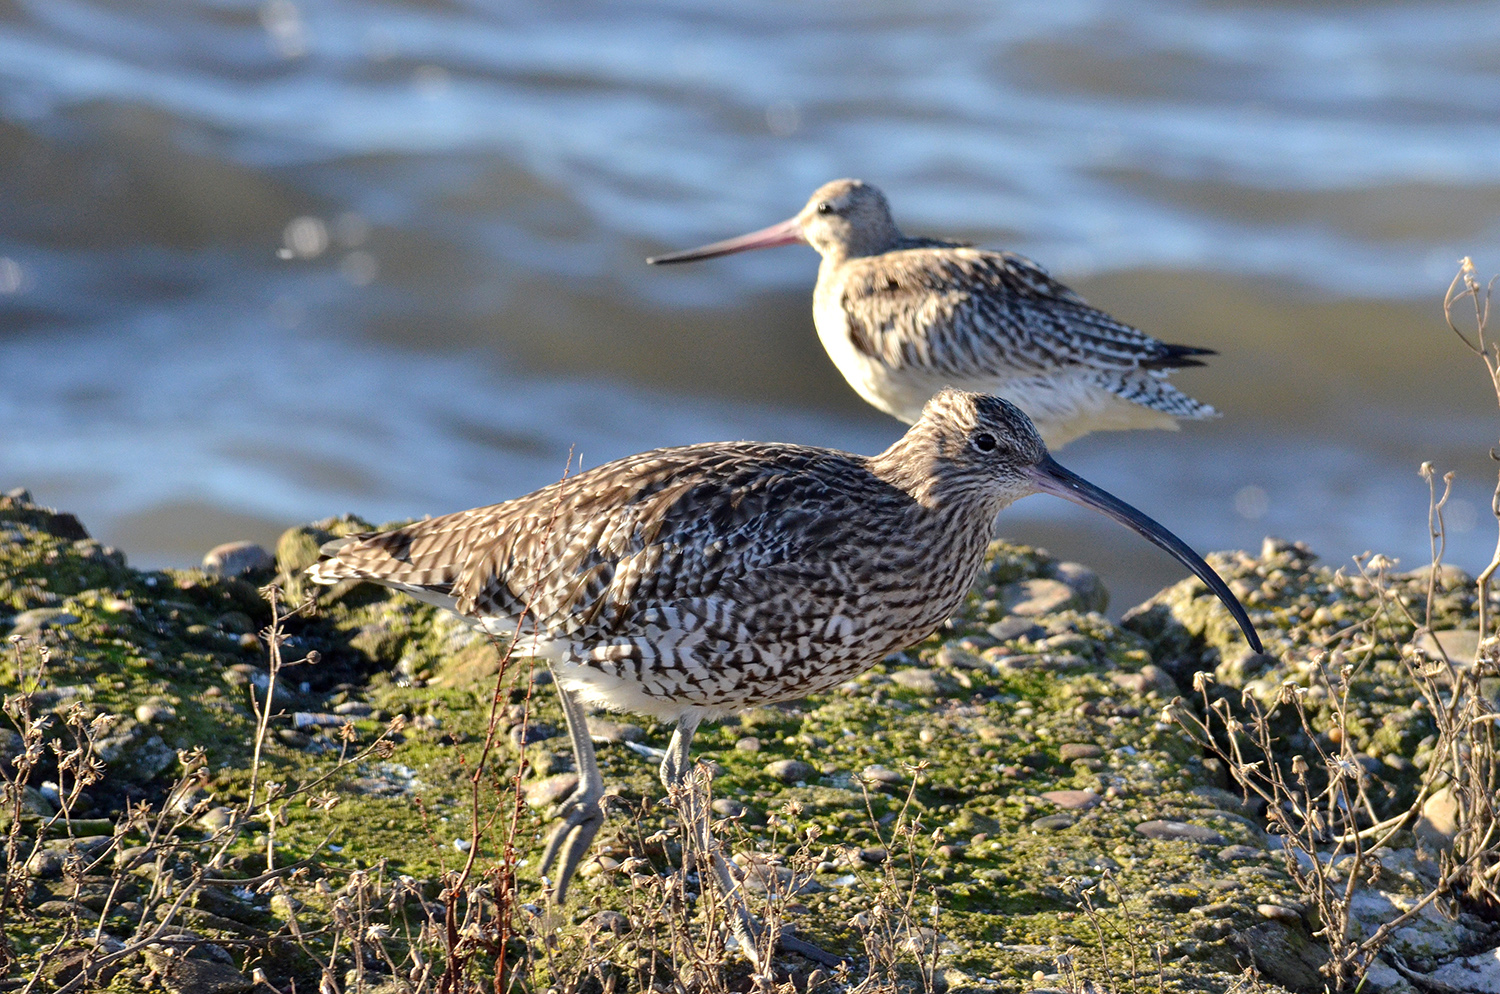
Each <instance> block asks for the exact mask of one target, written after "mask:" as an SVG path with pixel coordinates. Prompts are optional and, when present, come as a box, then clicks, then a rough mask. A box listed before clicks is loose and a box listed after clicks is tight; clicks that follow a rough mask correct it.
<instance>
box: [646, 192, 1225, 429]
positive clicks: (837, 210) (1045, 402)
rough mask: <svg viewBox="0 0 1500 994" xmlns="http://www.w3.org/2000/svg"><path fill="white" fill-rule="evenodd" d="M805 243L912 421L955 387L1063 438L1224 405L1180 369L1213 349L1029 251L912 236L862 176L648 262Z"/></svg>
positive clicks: (863, 378)
mask: <svg viewBox="0 0 1500 994" xmlns="http://www.w3.org/2000/svg"><path fill="white" fill-rule="evenodd" d="M797 242H802V243H805V244H808V245H811V246H812V247H813V248H815V249H817V250H818V253H819V254H820V255H821V256H822V257H823V261H822V264H821V265H820V266H819V267H818V283H817V287H816V288H815V289H814V291H813V323H814V324H815V325H816V326H817V331H818V338H819V339H820V340H821V341H822V343H823V348H824V349H825V350H827V352H828V356H829V358H830V359H832V360H833V363H834V365H835V366H837V367H838V370H839V372H840V373H842V374H843V376H844V379H845V380H847V381H848V382H849V385H850V386H851V387H853V388H854V389H855V391H856V392H857V393H858V394H859V395H860V396H861V397H863V398H864V399H865V400H867V401H869V402H870V403H871V404H873V405H875V406H876V407H878V408H880V409H881V410H882V411H885V412H886V413H887V414H890V415H893V416H894V417H897V418H899V419H901V420H902V421H905V422H907V423H908V424H911V423H913V422H915V421H916V420H917V418H918V417H919V416H920V415H921V413H922V405H924V404H925V403H926V402H927V400H928V398H930V397H932V396H933V394H935V393H937V392H938V391H939V390H941V389H942V388H943V387H955V388H957V389H961V390H974V391H978V392H980V393H988V394H994V395H996V396H999V397H1004V398H1005V399H1006V400H1009V401H1011V402H1012V403H1014V404H1015V405H1016V406H1017V407H1019V408H1021V410H1023V411H1025V412H1026V413H1027V414H1028V415H1029V416H1030V417H1031V420H1032V422H1033V423H1035V425H1036V427H1037V431H1039V432H1040V433H1041V436H1042V440H1043V441H1044V442H1046V444H1047V445H1048V446H1049V447H1051V448H1058V447H1060V446H1062V445H1065V444H1067V443H1068V442H1070V441H1072V440H1073V439H1075V438H1078V437H1080V436H1082V435H1086V434H1088V433H1089V432H1091V431H1102V430H1114V429H1124V428H1168V429H1175V428H1176V427H1177V422H1178V420H1179V419H1188V420H1194V419H1199V418H1208V417H1213V416H1214V415H1215V414H1216V413H1217V412H1215V411H1214V409H1213V408H1212V407H1210V406H1209V405H1207V404H1204V403H1202V402H1201V401H1197V400H1194V399H1193V398H1192V397H1189V396H1188V395H1187V394H1185V393H1183V392H1182V391H1180V390H1178V389H1177V388H1176V387H1174V386H1173V385H1172V384H1171V383H1169V382H1168V381H1167V375H1168V374H1169V373H1170V372H1171V371H1172V370H1174V369H1180V368H1182V367H1185V366H1201V365H1203V363H1202V362H1200V361H1199V360H1198V359H1197V358H1196V357H1197V356H1204V355H1213V354H1214V353H1213V351H1212V350H1210V349H1199V348H1193V347H1191V346H1186V345H1168V344H1165V343H1163V342H1160V341H1157V340H1156V339H1155V338H1152V337H1151V336H1150V335H1147V334H1146V333H1144V332H1142V331H1139V330H1137V329H1135V328H1132V327H1131V326H1130V325H1128V324H1123V323H1122V322H1120V321H1116V320H1115V319H1114V318H1112V317H1110V316H1109V315H1108V314H1105V313H1104V312H1103V311H1100V310H1097V309H1095V308H1093V307H1090V306H1089V305H1088V304H1087V303H1085V302H1084V300H1083V298H1082V297H1080V296H1078V294H1076V293H1074V292H1073V291H1072V290H1070V289H1068V288H1067V287H1066V286H1064V285H1063V284H1061V283H1059V282H1058V281H1057V280H1054V279H1053V278H1052V277H1051V276H1049V275H1047V272H1046V271H1045V270H1043V269H1042V268H1041V267H1040V266H1038V265H1037V264H1036V263H1034V262H1032V261H1031V260H1030V259H1027V258H1025V257H1024V256H1020V255H1017V254H1015V253H1013V252H990V251H985V250H983V249H975V248H970V247H967V246H965V245H961V244H958V243H955V242H945V241H937V240H935V239H929V238H907V237H906V236H905V235H903V234H901V231H900V229H898V228H897V227H896V223H895V221H893V220H892V219H891V209H890V206H889V204H887V203H886V199H885V195H884V194H882V193H881V192H880V190H878V189H877V188H875V187H874V186H871V185H870V184H869V183H865V182H862V181H860V180H857V179H841V180H834V181H833V182H832V183H827V184H824V185H823V186H822V187H820V188H819V189H818V191H817V192H816V193H814V194H813V195H812V199H811V200H809V201H808V202H807V206H805V207H803V208H802V210H801V211H799V212H798V213H797V214H796V216H794V217H792V218H790V219H788V220H786V221H783V222H781V223H780V224H775V225H772V226H771V227H769V228H763V229H761V230H760V231H754V232H751V233H750V234H748V235H741V236H740V237H738V238H730V239H727V240H726V241H721V242H714V243H713V244H711V245H704V246H702V247H701V248H695V249H688V250H686V251H683V252H673V253H670V254H667V255H659V256H655V257H653V258H651V259H648V260H646V261H647V262H649V263H652V264H654V265H662V264H665V263H675V262H690V261H693V260H697V259H712V258H714V257H716V256H721V255H729V254H730V253H733V252H744V251H747V250H749V249H758V248H770V247H772V246H775V245H791V244H793V243H797Z"/></svg>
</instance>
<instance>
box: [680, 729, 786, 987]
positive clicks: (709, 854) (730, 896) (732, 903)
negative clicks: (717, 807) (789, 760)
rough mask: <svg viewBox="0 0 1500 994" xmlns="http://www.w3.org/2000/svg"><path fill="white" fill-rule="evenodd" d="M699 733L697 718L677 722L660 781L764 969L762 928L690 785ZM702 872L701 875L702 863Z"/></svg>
mask: <svg viewBox="0 0 1500 994" xmlns="http://www.w3.org/2000/svg"><path fill="white" fill-rule="evenodd" d="M697 730H698V718H697V716H696V715H683V716H682V717H681V718H678V719H677V730H676V731H674V732H673V733H672V742H671V744H669V745H668V746H667V755H666V756H665V757H664V758H663V759H662V761H661V782H662V784H663V785H664V786H665V787H666V788H667V797H668V798H669V799H673V800H676V801H677V803H678V805H679V807H678V811H679V813H680V814H681V816H682V820H683V822H684V823H686V824H687V825H689V826H690V827H691V830H692V833H693V844H694V846H695V847H696V848H697V850H698V856H699V858H700V859H703V858H705V857H706V858H707V859H708V861H709V863H710V864H711V865H712V866H713V868H714V876H716V877H718V878H719V890H720V891H721V892H722V893H723V895H724V900H725V902H726V903H727V904H728V905H729V925H730V928H731V929H733V930H734V937H735V939H736V940H738V941H739V944H740V948H741V949H742V950H744V952H745V955H746V956H747V957H749V959H750V962H751V963H753V964H755V968H756V969H758V970H759V969H763V968H764V967H765V966H766V964H765V963H763V962H761V956H760V946H759V943H758V940H759V937H760V933H761V929H760V927H759V926H758V925H757V924H756V922H755V918H754V917H753V916H752V915H751V914H750V909H749V908H748V907H746V906H745V895H744V894H743V893H742V892H741V890H740V884H739V881H738V880H735V879H734V875H733V874H731V873H730V872H729V864H728V863H726V862H725V861H724V855H723V854H722V853H721V852H719V850H718V848H717V847H715V846H714V844H713V840H712V838H711V837H710V835H709V831H708V812H707V811H704V810H702V809H700V808H699V807H698V796H697V795H696V794H695V793H694V792H693V791H692V790H691V789H690V788H689V786H688V783H687V775H688V771H689V770H690V769H692V767H691V766H690V765H689V755H688V752H689V749H690V748H691V747H692V744H693V733H694V732H696V731H697ZM674 794H675V795H676V796H675V797H674V796H673V795H674ZM699 872H702V868H701V864H700V869H699Z"/></svg>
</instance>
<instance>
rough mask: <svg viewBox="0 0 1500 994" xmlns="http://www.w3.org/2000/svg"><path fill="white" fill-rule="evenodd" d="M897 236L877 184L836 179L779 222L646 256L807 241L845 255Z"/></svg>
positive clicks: (687, 258)
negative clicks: (682, 249)
mask: <svg viewBox="0 0 1500 994" xmlns="http://www.w3.org/2000/svg"><path fill="white" fill-rule="evenodd" d="M900 240H901V232H900V230H899V229H898V228H897V227H896V222H895V221H893V220H891V207H890V204H888V203H886V200H885V194H883V193H881V192H880V190H879V188H878V187H874V186H871V185H870V184H869V183H866V182H864V181H863V180H857V179H836V180H834V181H833V182H832V183H824V184H823V185H822V186H820V187H818V189H817V191H816V192H815V193H814V194H813V195H812V197H811V198H810V199H809V200H808V201H807V205H806V206H805V207H803V208H802V210H800V211H798V212H797V214H796V215H795V216H793V217H790V218H788V219H786V220H785V221H782V222H781V223H780V224H773V225H771V226H770V227H769V228H762V229H760V230H759V231H752V232H750V233H749V234H748V235H740V236H739V237H738V238H728V239H725V240H724V241H722V242H713V243H712V244H709V245H703V246H700V247H699V248H695V249H687V250H686V251H683V252H670V253H668V254H666V255H658V256H654V257H652V258H650V259H647V260H646V261H647V262H649V263H651V264H652V265H663V264H665V263H669V262H693V261H696V260H698V259H713V258H716V257H718V256H721V255H731V254H733V253H735V252H748V251H749V250H750V249H758V248H772V247H774V246H777V245H792V244H795V243H797V242H801V243H803V244H806V245H811V246H812V247H813V248H815V249H817V250H818V252H819V253H821V254H822V255H823V256H825V257H829V256H831V257H834V258H839V259H846V258H853V257H858V256H866V255H878V254H879V253H881V252H886V251H889V250H890V249H893V248H895V247H896V245H897V243H898V242H900Z"/></svg>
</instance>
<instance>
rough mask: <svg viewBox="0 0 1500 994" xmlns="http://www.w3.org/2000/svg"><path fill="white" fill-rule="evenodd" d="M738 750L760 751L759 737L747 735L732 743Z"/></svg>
mask: <svg viewBox="0 0 1500 994" xmlns="http://www.w3.org/2000/svg"><path fill="white" fill-rule="evenodd" d="M734 747H735V749H736V750H738V751H739V752H760V739H758V738H756V737H755V736H753V735H747V736H745V737H744V738H742V739H740V740H739V741H738V742H736V743H735V744H734Z"/></svg>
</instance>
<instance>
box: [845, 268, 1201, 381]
mask: <svg viewBox="0 0 1500 994" xmlns="http://www.w3.org/2000/svg"><path fill="white" fill-rule="evenodd" d="M838 276H839V279H840V281H841V283H842V302H843V309H844V313H845V315H846V317H847V321H848V331H849V337H850V341H851V343H852V345H853V346H854V348H855V349H857V350H859V351H860V352H862V353H864V354H865V355H867V356H869V357H870V358H871V359H873V360H875V361H877V362H880V363H882V364H884V365H886V366H887V367H889V368H891V369H892V370H893V371H900V370H911V371H912V372H922V373H938V374H940V375H945V376H951V377H953V378H954V380H955V381H956V382H966V383H974V382H982V381H983V380H985V379H986V378H989V379H992V380H993V381H994V382H995V383H997V384H999V383H1002V382H1004V381H1005V380H1007V379H1013V378H1021V377H1030V376H1038V375H1042V376H1045V375H1048V374H1052V373H1057V372H1061V371H1066V370H1069V369H1079V368H1084V369H1090V370H1100V371H1126V370H1168V369H1176V368H1181V367H1184V366H1199V365H1202V363H1200V362H1199V361H1198V360H1197V359H1195V358H1193V357H1194V356H1200V355H1212V354H1213V352H1212V351H1211V350H1209V349H1198V348H1191V347H1188V346H1182V345H1168V344H1165V343H1163V342H1160V341H1158V340H1157V339H1155V338H1152V337H1151V336H1150V335H1147V334H1146V333H1145V332H1142V331H1140V330H1138V329H1136V328H1133V327H1131V326H1130V325H1127V324H1124V323H1122V322H1120V321H1117V320H1115V319H1114V318H1112V317H1110V316H1109V315H1108V314H1105V313H1104V312H1103V311H1100V310H1097V309H1095V308H1093V307H1090V306H1089V305H1088V304H1087V303H1086V302H1085V301H1084V300H1083V298H1082V297H1080V296H1078V294H1076V293H1074V292H1073V291H1072V290H1070V289H1069V288H1068V287H1066V286H1064V285H1063V284H1061V283H1059V282H1058V281H1057V280H1054V279H1053V278H1052V277H1051V276H1049V275H1047V273H1046V271H1045V270H1043V269H1042V268H1041V267H1040V266H1038V265H1036V264H1035V263H1033V262H1031V261H1030V260H1029V259H1026V258H1025V257H1023V256H1019V255H1015V254H1013V253H1009V252H986V251H981V250H978V249H968V248H949V247H944V248H913V249H904V250H897V251H893V252H886V253H883V254H881V255H878V256H869V257H864V258H856V259H850V260H848V261H847V262H845V263H844V264H843V265H842V266H840V267H839V272H838Z"/></svg>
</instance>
